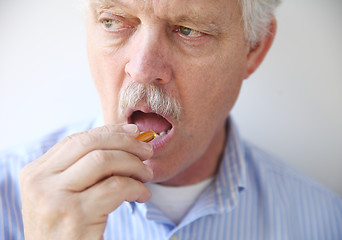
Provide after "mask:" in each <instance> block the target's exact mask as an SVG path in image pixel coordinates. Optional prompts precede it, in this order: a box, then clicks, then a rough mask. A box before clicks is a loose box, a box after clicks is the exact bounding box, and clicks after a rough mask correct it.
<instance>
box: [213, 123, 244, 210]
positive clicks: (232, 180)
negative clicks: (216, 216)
mask: <svg viewBox="0 0 342 240" xmlns="http://www.w3.org/2000/svg"><path fill="white" fill-rule="evenodd" d="M226 131H227V135H226V136H227V139H226V145H225V149H224V152H223V156H222V161H221V165H220V168H219V171H218V174H217V177H216V181H215V183H214V188H215V198H216V207H217V210H219V211H227V210H231V209H232V208H233V207H234V206H235V205H236V204H237V201H238V197H239V193H240V191H242V190H243V189H244V188H245V187H246V166H245V158H244V149H243V142H242V140H241V139H240V136H239V133H238V130H237V127H236V126H235V124H234V122H233V120H232V119H231V118H229V119H228V120H227V125H226Z"/></svg>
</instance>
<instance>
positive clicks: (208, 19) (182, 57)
mask: <svg viewBox="0 0 342 240" xmlns="http://www.w3.org/2000/svg"><path fill="white" fill-rule="evenodd" d="M91 1H92V4H91V5H90V6H91V7H90V11H89V15H88V20H87V25H88V26H87V27H88V54H89V62H90V68H91V72H92V75H93V78H94V81H95V85H96V87H97V90H98V93H99V96H100V99H101V102H102V110H103V115H104V120H105V123H106V124H117V123H136V124H137V125H138V126H139V128H142V129H141V130H148V128H153V127H154V126H155V128H156V129H153V130H157V131H161V130H163V129H164V130H166V132H168V134H166V135H165V136H163V137H161V138H158V139H156V140H154V141H152V142H151V144H152V145H153V147H154V150H155V154H154V157H153V158H152V159H150V160H147V161H145V164H147V165H149V166H150V167H151V168H152V169H153V170H154V181H157V182H164V183H168V184H174V185H178V184H183V183H185V182H187V183H191V182H194V181H197V180H200V179H201V178H203V177H208V176H207V175H208V174H209V175H210V174H212V172H213V171H214V170H215V169H216V167H217V164H218V161H219V157H220V154H221V151H222V146H223V142H224V137H225V134H224V132H225V119H226V118H227V116H228V114H229V112H230V110H231V108H232V106H233V105H234V102H235V100H236V98H237V96H238V93H239V90H240V86H241V83H242V80H243V78H244V76H245V74H246V64H247V55H248V46H247V44H246V41H245V39H244V32H243V22H242V16H241V10H240V7H239V5H238V3H237V0H214V1H208V0H187V1H184V0H144V1H141V0H113V1H111V0H109V1H107V2H105V1H99V0H91ZM131 83H137V84H139V85H144V86H151V85H153V86H157V87H159V88H160V89H162V90H163V92H164V93H165V94H167V95H168V96H170V97H171V98H173V99H176V100H177V101H178V102H179V104H180V106H181V109H180V110H181V111H180V112H181V114H180V118H179V119H175V118H173V117H171V116H164V117H165V118H166V119H167V121H166V120H164V119H163V120H160V119H161V118H160V117H158V114H161V113H160V112H157V114H155V110H153V111H152V110H151V109H150V108H149V107H146V103H145V102H144V101H141V102H139V104H138V105H137V106H135V107H134V108H127V109H123V114H122V113H120V108H119V101H120V100H119V95H120V91H123V90H125V89H126V88H127V86H128V85H129V84H131ZM151 111H152V112H154V113H153V114H152V113H150V112H151ZM144 128H146V129H144ZM167 130H169V131H167ZM209 172H210V173H209Z"/></svg>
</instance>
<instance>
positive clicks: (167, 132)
mask: <svg viewBox="0 0 342 240" xmlns="http://www.w3.org/2000/svg"><path fill="white" fill-rule="evenodd" d="M170 131H171V129H168V130H167V131H166V132H165V131H162V132H161V133H159V134H158V133H156V137H155V138H159V137H162V136H165V135H166V134H169V133H170ZM141 133H143V132H140V134H141Z"/></svg>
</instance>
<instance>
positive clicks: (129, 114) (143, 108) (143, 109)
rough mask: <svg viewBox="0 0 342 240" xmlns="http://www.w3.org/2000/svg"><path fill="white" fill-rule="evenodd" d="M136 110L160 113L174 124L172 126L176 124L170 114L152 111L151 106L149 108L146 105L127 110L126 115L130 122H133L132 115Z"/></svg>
mask: <svg viewBox="0 0 342 240" xmlns="http://www.w3.org/2000/svg"><path fill="white" fill-rule="evenodd" d="M136 111H141V112H143V113H155V114H158V115H160V116H162V117H163V118H165V119H166V120H167V121H168V122H169V123H170V124H171V125H172V127H173V126H174V121H173V119H172V118H171V117H170V116H166V115H164V114H163V113H160V112H155V111H152V110H151V109H150V108H148V107H146V106H136V107H135V108H129V109H128V111H127V112H126V116H125V117H126V119H127V123H129V124H131V123H133V122H132V119H131V116H132V115H133V113H134V112H136Z"/></svg>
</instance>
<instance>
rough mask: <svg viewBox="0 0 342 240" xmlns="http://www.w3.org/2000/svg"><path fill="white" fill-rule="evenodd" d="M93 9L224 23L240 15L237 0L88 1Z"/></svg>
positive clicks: (161, 17)
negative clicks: (109, 9)
mask: <svg viewBox="0 0 342 240" xmlns="http://www.w3.org/2000/svg"><path fill="white" fill-rule="evenodd" d="M89 1H90V2H91V6H92V7H93V8H110V7H118V8H120V9H122V10H125V11H128V12H130V13H132V14H136V13H146V14H148V15H149V16H154V17H157V18H160V19H168V20H175V19H177V20H180V19H182V18H185V19H188V18H189V16H190V17H191V18H192V19H207V20H209V21H212V22H220V21H222V22H224V21H227V19H231V18H232V15H236V14H237V13H238V14H239V13H240V7H239V4H238V0H89Z"/></svg>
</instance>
